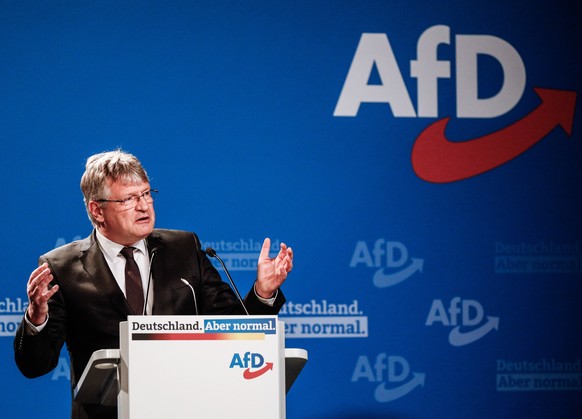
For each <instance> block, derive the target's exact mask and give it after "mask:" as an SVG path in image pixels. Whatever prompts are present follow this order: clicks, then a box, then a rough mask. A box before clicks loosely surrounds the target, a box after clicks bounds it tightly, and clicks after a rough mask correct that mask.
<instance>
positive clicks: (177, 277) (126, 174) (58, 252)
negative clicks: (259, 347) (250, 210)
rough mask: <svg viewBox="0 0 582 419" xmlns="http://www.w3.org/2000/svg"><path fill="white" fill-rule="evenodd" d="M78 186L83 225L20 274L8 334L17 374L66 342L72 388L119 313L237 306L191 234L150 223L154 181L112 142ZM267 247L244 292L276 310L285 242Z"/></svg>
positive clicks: (88, 408) (88, 414)
mask: <svg viewBox="0 0 582 419" xmlns="http://www.w3.org/2000/svg"><path fill="white" fill-rule="evenodd" d="M81 190H82V192H83V196H84V200H85V206H86V209H87V213H88V215H89V218H90V220H91V222H92V224H93V226H94V230H93V232H92V234H91V235H90V236H89V237H87V238H86V239H84V240H80V241H77V242H73V243H70V244H67V245H65V246H62V247H59V248H57V249H54V250H52V251H50V252H48V253H46V254H45V255H43V256H41V257H40V260H39V262H40V266H39V267H38V268H37V269H35V270H34V271H33V272H32V273H31V275H30V278H29V280H28V284H27V294H28V299H29V305H28V308H27V310H26V313H25V316H24V319H23V321H22V323H21V325H20V327H19V329H18V331H17V333H16V337H15V339H14V350H15V358H16V363H17V365H18V368H19V369H20V371H21V372H22V373H23V374H24V375H25V376H26V377H31V378H32V377H38V376H40V375H43V374H46V373H48V372H49V371H51V370H52V369H53V368H55V366H56V365H57V363H58V360H59V354H60V350H61V348H62V346H63V344H64V343H65V342H66V344H67V348H68V351H69V355H70V359H71V386H72V388H73V389H74V388H75V385H76V382H77V379H78V378H80V376H81V374H82V373H83V370H84V368H85V366H86V364H87V363H88V360H89V358H90V357H91V354H92V353H93V352H94V351H96V350H98V349H104V348H119V323H120V322H122V321H125V320H126V319H127V316H128V315H130V314H142V313H144V312H145V313H147V314H178V315H180V314H184V315H188V314H190V315H191V314H201V315H214V314H216V315H224V314H244V308H243V307H242V306H241V304H240V302H238V299H237V298H236V296H235V294H234V293H233V291H232V290H231V288H230V286H229V285H228V284H226V283H224V282H222V280H221V278H220V275H219V274H218V272H217V271H216V269H214V267H213V266H212V264H211V262H210V261H209V260H208V258H207V257H206V255H205V253H204V252H203V251H202V250H201V248H200V247H201V245H200V241H199V239H198V237H197V236H196V235H195V234H193V233H188V232H185V231H176V230H162V229H154V223H155V211H154V207H153V196H154V194H155V192H156V191H154V190H152V189H151V187H150V183H149V178H148V175H147V173H146V171H145V170H144V168H143V167H142V165H141V163H140V162H139V160H138V159H137V158H135V157H134V156H132V155H131V154H127V153H125V152H123V151H120V150H117V151H112V152H105V153H101V154H97V155H94V156H91V157H89V159H87V164H86V167H85V173H84V174H83V177H82V179H81ZM269 247H270V240H269V239H265V242H264V243H263V247H262V250H261V253H260V256H259V261H258V269H257V280H256V281H255V283H254V285H253V288H252V289H251V290H250V292H249V293H248V295H247V296H246V298H245V306H246V309H248V311H249V312H250V313H251V314H276V313H278V312H279V309H280V308H281V306H282V305H283V303H284V302H285V298H284V296H283V294H282V293H281V292H280V291H279V287H280V286H281V284H282V283H283V281H285V279H286V277H287V274H288V273H289V272H290V271H291V269H292V267H293V251H292V250H291V248H289V247H287V246H286V245H285V244H281V249H280V251H279V253H278V255H277V256H276V257H275V258H272V259H271V258H269ZM150 278H151V284H150V280H149V279H150ZM71 417H72V418H116V417H117V410H116V408H114V407H113V408H112V407H103V406H98V405H80V404H78V403H75V401H73V406H72V413H71Z"/></svg>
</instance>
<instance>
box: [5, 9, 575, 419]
mask: <svg viewBox="0 0 582 419" xmlns="http://www.w3.org/2000/svg"><path fill="white" fill-rule="evenodd" d="M581 17H582V13H581V12H580V8H579V6H577V5H576V4H575V2H570V1H513V2H509V3H508V2H502V1H481V0H479V1H473V2H470V3H467V2H466V1H457V0H453V1H449V2H445V3H443V2H424V1H418V0H414V1H407V2H397V1H369V0H358V1H293V2H290V1H278V2H267V1H247V2H234V1H233V2H231V1H213V2H207V3H203V2H188V1H174V2H161V1H157V2H156V1H139V2H138V1H99V2H75V1H53V2H34V1H0V138H1V139H2V149H3V150H2V151H3V152H2V156H1V157H0V159H1V160H0V163H1V164H0V178H1V179H2V203H3V205H2V208H1V209H0V211H1V216H2V219H3V221H4V222H3V227H2V235H3V237H4V240H3V241H2V242H3V244H2V247H1V252H0V254H1V255H2V256H1V261H2V266H3V269H2V273H1V274H0V301H5V300H7V299H9V300H11V301H16V300H17V299H18V298H20V299H22V300H25V299H26V281H27V279H28V276H29V274H30V272H31V271H32V270H33V269H34V267H35V266H36V262H37V258H38V256H39V255H40V254H42V253H44V252H46V251H48V250H50V249H52V248H53V247H55V245H57V244H59V243H60V244H62V243H63V242H69V241H72V240H73V239H75V238H78V237H85V236H86V235H88V234H89V233H90V231H91V226H90V223H89V221H88V219H87V217H86V214H85V210H84V206H83V201H82V195H81V193H80V190H79V180H80V177H81V175H82V173H83V170H84V162H85V159H86V158H87V157H88V156H89V155H91V154H93V153H96V152H101V151H104V150H111V149H115V148H117V147H121V148H123V149H124V150H126V151H129V152H131V153H133V154H135V155H136V156H138V157H139V158H140V160H141V161H142V163H143V164H144V166H145V167H146V169H147V170H148V174H149V175H150V177H151V178H152V185H153V186H154V187H155V188H157V189H159V190H160V193H159V197H158V199H157V200H156V213H157V226H158V227H164V228H176V229H184V230H191V231H195V232H196V233H197V234H198V235H199V236H200V237H201V239H202V240H203V241H209V242H210V241H220V240H226V241H231V242H236V241H239V240H249V239H252V240H255V241H257V242H260V241H262V239H263V238H264V237H267V236H269V237H271V238H273V239H279V240H283V241H285V242H286V243H288V244H289V245H291V246H292V247H293V249H294V250H295V268H294V271H293V274H292V275H291V276H290V278H289V280H288V281H287V282H286V284H285V286H284V290H285V294H286V295H287V298H288V300H290V301H292V302H295V303H304V304H305V303H309V302H310V301H311V300H315V301H316V302H318V303H321V301H323V300H326V301H327V302H330V303H337V304H340V303H344V304H350V303H352V302H353V301H354V300H356V301H357V302H358V307H359V309H360V310H361V312H362V313H361V314H362V315H364V316H367V318H368V335H367V337H364V338H362V337H357V338H339V337H330V338H317V337H314V338H300V339H288V342H287V346H288V347H302V348H305V349H307V350H308V351H309V357H310V360H309V363H308V364H307V366H306V369H305V370H304V372H303V373H302V375H301V376H300V377H299V379H298V381H297V382H296V383H295V386H294V388H293V389H292V391H291V392H290V394H289V397H288V400H287V403H288V408H287V411H288V417H289V418H330V419H331V418H405V419H412V418H426V417H431V418H464V417H468V416H472V417H482V418H490V417H507V418H514V417H562V418H569V417H580V416H582V401H581V400H582V397H581V394H580V391H581V390H582V383H581V385H579V386H578V387H577V388H575V389H570V390H564V389H562V390H547V391H543V390H538V391H507V392H504V391H497V389H496V373H497V370H496V369H497V361H498V360H513V361H531V362H536V361H539V360H542V359H545V360H556V361H561V362H569V363H576V362H578V363H579V362H580V359H581V358H582V337H581V334H580V330H581V328H582V308H581V306H580V302H581V301H582V282H581V281H582V275H581V274H582V271H581V269H580V260H581V257H582V255H581V252H580V245H579V242H580V240H581V239H582V224H581V223H582V199H580V198H581V197H582V196H581V195H582V172H581V170H580V163H581V157H582V142H581V138H580V124H581V123H582V121H581V116H580V112H579V110H578V109H577V110H576V112H575V116H574V124H573V133H572V135H571V136H570V137H568V136H567V135H566V133H565V132H564V131H563V130H562V129H561V128H557V129H555V130H553V131H551V132H550V133H549V134H548V135H547V136H546V137H545V138H543V139H542V140H541V141H540V142H539V143H538V144H536V145H535V146H534V147H532V148H531V149H530V150H528V151H527V152H525V153H523V154H522V155H520V156H518V157H517V158H515V159H514V160H512V161H510V162H508V163H507V164H504V165H502V166H500V167H499V168H496V169H494V170H491V171H488V172H486V173H484V174H482V175H479V176H476V177H473V178H470V179H466V180H462V181H459V182H453V183H447V184H434V183H429V182H426V181H424V180H422V179H420V178H419V177H417V176H416V174H415V173H414V171H413V168H412V165H411V150H412V146H413V144H414V141H415V139H416V138H417V136H418V135H419V134H420V133H421V132H422V131H423V130H424V129H425V128H426V127H427V126H428V125H430V124H431V123H433V122H435V121H436V120H437V119H440V118H443V117H449V116H450V117H451V122H450V124H449V128H448V130H447V135H449V136H450V137H451V138H455V139H459V140H461V139H463V140H468V139H472V138H477V137H479V136H482V135H484V134H487V133H490V132H493V131H497V130H501V129H503V128H504V127H506V126H508V125H510V124H511V123H513V122H515V121H518V120H520V119H521V118H523V117H524V116H525V115H526V114H528V113H529V112H531V111H532V110H534V109H535V108H536V107H537V106H538V105H539V98H538V97H537V95H536V94H535V93H534V91H533V88H534V87H543V88H548V89H563V90H569V91H575V92H579V91H580V90H581V87H582V78H581V77H580V74H582V60H581V56H580V51H581V35H582V26H581V25H580V22H581ZM435 25H447V26H449V27H450V30H451V46H441V47H439V48H440V49H439V59H441V60H448V61H450V62H451V78H450V79H442V80H441V81H439V110H438V118H415V117H412V118H397V117H395V116H394V115H393V114H392V112H391V110H390V107H389V105H387V104H363V105H362V106H361V107H360V110H359V112H358V115H357V116H356V117H334V116H333V111H334V109H335V106H336V103H337V101H338V98H339V95H340V92H341V89H342V86H343V84H344V81H345V79H346V75H347V72H348V69H349V68H350V64H351V62H352V58H353V57H354V53H355V51H356V47H357V45H358V42H359V40H360V37H361V35H362V33H384V34H386V35H387V37H388V38H389V40H390V45H391V46H392V49H393V51H394V56H395V58H396V61H397V62H398V64H399V68H400V71H401V73H402V77H403V80H404V82H405V84H406V88H407V90H408V94H409V96H410V98H411V100H412V103H413V104H414V105H415V108H416V105H417V103H416V79H414V78H412V77H411V76H410V61H411V60H415V59H416V56H417V55H416V54H417V52H416V45H417V42H418V38H419V36H420V35H421V34H422V33H423V32H424V31H425V30H426V29H428V28H429V27H432V26H435ZM469 34H479V35H483V34H485V35H491V36H495V37H498V38H501V39H503V40H505V41H506V42H508V43H509V44H511V45H512V46H513V47H514V48H515V50H517V51H518V53H519V55H520V57H521V59H522V60H523V62H524V65H525V67H526V77H527V79H526V87H525V91H524V93H523V96H522V98H521V100H520V101H519V103H518V104H517V105H516V106H515V107H514V108H513V109H511V110H510V111H509V112H508V113H506V114H504V115H502V116H499V117H496V118H489V119H476V118H472V119H461V118H456V117H455V115H456V104H455V66H454V64H455V49H454V45H455V39H454V36H455V35H469ZM479 63H480V67H479V92H480V94H483V95H485V96H487V95H492V94H494V93H495V92H496V91H498V90H499V88H500V86H501V83H502V80H503V74H502V71H501V70H500V67H499V66H498V65H497V64H496V63H495V62H494V61H492V60H483V61H480V62H479ZM374 76H375V75H374V74H372V77H371V79H370V82H371V83H372V82H376V83H378V80H375V81H374V80H373V78H374ZM378 239H384V240H386V241H391V242H398V243H402V244H403V245H404V246H405V247H406V249H407V251H408V253H409V256H410V257H417V258H421V259H423V261H424V268H423V270H422V272H417V273H416V274H414V275H413V276H412V277H410V278H409V279H407V280H406V281H404V282H402V283H400V284H398V285H395V286H393V287H388V288H377V287H375V286H374V285H373V283H372V276H373V274H374V272H375V271H376V269H377V268H378V267H376V268H370V267H366V266H362V265H358V266H353V267H350V261H351V260H352V257H353V255H354V250H355V248H356V244H357V243H358V242H365V243H366V244H367V246H368V248H369V249H370V251H371V250H372V249H373V246H374V243H375V242H376V241H377V240H378ZM541 242H543V243H547V244H549V243H555V244H557V245H561V246H562V247H564V246H570V247H572V248H574V250H575V251H574V252H573V253H571V254H568V255H566V256H567V257H569V258H570V259H571V260H577V261H578V265H577V268H574V269H570V270H567V271H565V272H564V271H552V270H550V271H544V272H532V273H523V272H522V273H513V274H503V273H499V272H497V271H496V270H495V257H496V256H498V255H496V250H495V245H496V243H510V244H521V243H525V244H531V245H535V244H538V243H541ZM257 255H258V254H257ZM526 256H528V255H526ZM529 256H532V255H531V254H530V255H529ZM529 256H528V257H529ZM559 256H564V255H563V254H560V255H559ZM384 267H385V268H386V269H385V270H386V272H388V271H389V270H390V268H389V267H386V266H384ZM233 273H234V274H235V275H234V276H235V279H236V281H237V283H238V288H239V289H240V290H241V292H243V290H246V289H247V288H249V287H250V285H251V283H252V281H253V279H254V277H253V273H252V272H250V271H240V272H236V271H235V272H233ZM455 297H460V298H461V299H463V300H474V301H477V302H478V303H479V304H480V305H481V306H482V307H483V309H484V311H485V314H486V315H491V316H495V317H499V319H500V324H499V329H498V330H495V331H492V332H491V333H489V334H487V335H485V336H484V337H483V338H482V339H480V340H478V341H476V342H474V343H472V344H470V345H466V346H461V347H455V346H452V345H450V344H449V343H448V341H447V335H448V332H449V329H450V328H449V327H446V326H445V325H442V324H438V323H433V324H432V325H430V326H429V325H427V324H426V323H427V318H428V316H429V312H430V310H431V307H434V304H435V301H437V300H440V301H442V303H443V305H444V307H445V308H448V307H449V304H450V302H451V301H452V300H453V298H455ZM0 314H1V315H15V314H22V313H0ZM289 315H290V314H289ZM283 317H284V316H283ZM484 321H485V320H484ZM64 352H65V351H64ZM64 352H63V356H64ZM379 354H387V355H388V356H399V357H402V358H404V359H405V360H406V361H407V363H408V364H409V366H410V370H411V374H412V372H422V373H425V374H426V381H425V384H424V386H422V387H417V388H415V389H414V390H413V391H411V392H410V393H409V394H407V395H405V396H403V397H401V398H399V399H397V400H394V401H392V402H379V401H376V400H375V399H374V390H375V388H376V387H377V385H378V384H380V382H370V381H369V380H363V379H360V380H356V381H353V380H352V376H353V374H354V370H355V368H356V364H357V362H358V359H362V357H364V358H365V359H368V360H369V362H370V364H371V365H372V367H373V365H374V362H375V361H376V359H377V357H378V355H379ZM0 358H1V359H2V360H3V361H2V363H1V365H2V370H1V371H2V376H3V379H2V380H1V382H0V406H1V407H0V409H2V411H3V412H2V413H1V414H0V416H2V417H10V418H12V417H19V418H37V417H44V418H63V417H67V416H68V414H69V403H70V394H69V391H68V387H69V382H68V380H67V379H66V378H63V377H62V376H60V377H59V376H54V375H50V374H49V375H47V376H45V377H42V378H39V379H35V380H27V379H25V378H23V377H22V376H21V375H20V373H19V372H18V371H17V369H16V367H15V365H14V363H13V361H12V358H13V354H12V338H11V337H10V336H4V337H0ZM578 368H579V367H578ZM576 373H577V376H578V377H582V371H580V369H578V370H577V371H576ZM384 381H386V387H393V388H394V387H397V386H398V385H399V384H401V383H398V382H394V381H392V382H391V381H390V380H389V379H387V378H386V376H385V377H384ZM581 381H582V380H581Z"/></svg>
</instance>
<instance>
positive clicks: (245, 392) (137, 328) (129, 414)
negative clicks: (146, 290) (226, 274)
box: [73, 316, 307, 419]
mask: <svg viewBox="0 0 582 419" xmlns="http://www.w3.org/2000/svg"><path fill="white" fill-rule="evenodd" d="M284 342H285V328H284V325H283V322H282V321H280V320H278V317H277V316H130V317H128V320H127V321H126V322H122V323H121V324H120V349H103V350H100V351H96V352H95V353H93V356H92V357H91V359H90V361H89V363H88V364H87V367H86V368H85V371H84V372H83V374H82V376H81V378H80V380H79V382H78V384H77V386H76V387H75V390H74V394H73V397H74V398H75V400H76V401H78V402H80V403H97V404H103V405H109V406H115V405H117V410H118V417H119V418H120V419H136V418H139V419H147V418H152V419H153V418H156V419H159V418H160V417H164V418H167V419H172V418H185V417H203V418H224V417H240V418H253V419H260V418H265V419H272V418H285V395H286V393H287V392H288V391H289V389H290V388H291V385H292V384H293V382H294V381H295V379H296V378H297V376H298V375H299V373H300V372H301V369H302V368H303V366H304V364H305V362H306V361H307V351H305V350H303V349H285V347H284Z"/></svg>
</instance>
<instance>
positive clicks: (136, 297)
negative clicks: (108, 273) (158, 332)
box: [119, 247, 143, 314]
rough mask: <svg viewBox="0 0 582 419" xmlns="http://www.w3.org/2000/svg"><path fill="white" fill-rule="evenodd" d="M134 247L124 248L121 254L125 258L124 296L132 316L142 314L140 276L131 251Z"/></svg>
mask: <svg viewBox="0 0 582 419" xmlns="http://www.w3.org/2000/svg"><path fill="white" fill-rule="evenodd" d="M134 250H135V247H124V248H123V249H121V252H119V253H121V254H122V255H123V257H124V258H125V294H126V295H125V296H126V298H127V302H128V303H129V306H130V307H131V310H132V311H133V313H134V314H142V313H143V286H142V284H141V275H140V274H139V268H138V267H137V263H135V259H134V258H133V251H134Z"/></svg>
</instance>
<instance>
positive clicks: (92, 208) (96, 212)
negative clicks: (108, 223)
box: [89, 201, 104, 223]
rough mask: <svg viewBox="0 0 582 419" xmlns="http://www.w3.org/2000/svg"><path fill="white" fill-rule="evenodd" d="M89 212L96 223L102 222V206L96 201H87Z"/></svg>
mask: <svg viewBox="0 0 582 419" xmlns="http://www.w3.org/2000/svg"><path fill="white" fill-rule="evenodd" d="M89 212H90V213H91V215H92V216H93V219H95V221H97V222H98V223H102V222H103V220H104V217H103V208H102V207H101V205H99V203H98V202H95V201H89Z"/></svg>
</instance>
